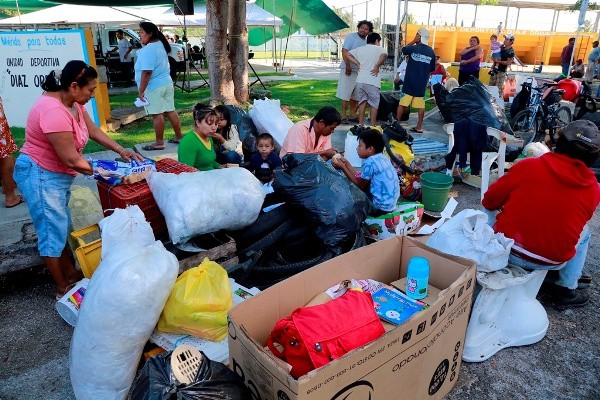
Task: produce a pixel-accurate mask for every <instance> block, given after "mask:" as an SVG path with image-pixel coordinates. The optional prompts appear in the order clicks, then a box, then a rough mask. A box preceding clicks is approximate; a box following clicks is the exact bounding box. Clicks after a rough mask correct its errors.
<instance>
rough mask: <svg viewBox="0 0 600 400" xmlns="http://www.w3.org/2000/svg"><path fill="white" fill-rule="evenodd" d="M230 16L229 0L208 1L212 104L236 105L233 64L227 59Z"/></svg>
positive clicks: (207, 47)
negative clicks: (232, 75)
mask: <svg viewBox="0 0 600 400" xmlns="http://www.w3.org/2000/svg"><path fill="white" fill-rule="evenodd" d="M231 1H236V0H231ZM228 15H229V0H207V1H206V58H207V60H208V76H209V78H210V94H211V102H212V103H221V102H222V103H226V104H235V96H234V94H233V80H232V78H231V62H230V61H229V58H228V57H227V25H228V21H229V18H228Z"/></svg>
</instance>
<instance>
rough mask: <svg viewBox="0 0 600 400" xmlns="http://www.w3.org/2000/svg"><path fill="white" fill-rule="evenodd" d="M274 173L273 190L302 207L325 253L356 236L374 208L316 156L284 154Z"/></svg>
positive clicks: (350, 184) (335, 251) (343, 177)
mask: <svg viewBox="0 0 600 400" xmlns="http://www.w3.org/2000/svg"><path fill="white" fill-rule="evenodd" d="M283 165H284V168H283V169H276V170H275V181H274V182H273V189H274V190H275V193H279V194H281V195H282V196H283V197H284V198H285V199H286V200H287V201H288V202H289V203H291V204H293V205H298V206H301V207H302V208H303V209H304V210H305V212H306V213H307V214H308V215H309V216H310V217H311V218H312V219H313V221H315V222H316V223H317V228H316V232H315V233H316V234H317V236H318V237H319V238H321V240H323V243H324V244H325V246H326V247H327V248H328V249H331V250H332V251H333V252H334V253H336V254H340V253H341V251H342V250H341V245H342V244H343V243H344V242H345V241H347V240H349V239H350V238H354V237H355V236H356V233H357V231H358V230H359V229H360V225H361V223H362V221H364V220H365V218H366V216H367V215H369V214H370V212H371V211H372V209H373V204H372V203H371V202H370V201H369V199H368V198H367V195H366V194H365V193H364V192H363V191H362V190H360V189H359V188H358V187H357V186H356V185H354V184H353V183H352V182H350V181H349V180H348V179H346V177H345V176H342V175H340V173H339V172H338V171H336V170H335V169H334V168H333V167H332V166H331V165H330V164H328V163H325V162H324V161H322V160H320V156H318V155H316V154H287V155H285V156H284V157H283Z"/></svg>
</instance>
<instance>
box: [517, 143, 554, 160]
mask: <svg viewBox="0 0 600 400" xmlns="http://www.w3.org/2000/svg"><path fill="white" fill-rule="evenodd" d="M546 153H550V149H549V148H548V146H546V145H545V144H544V143H540V142H532V143H529V144H527V146H525V147H524V148H523V155H524V156H525V157H541V156H543V155H544V154H546Z"/></svg>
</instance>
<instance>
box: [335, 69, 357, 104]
mask: <svg viewBox="0 0 600 400" xmlns="http://www.w3.org/2000/svg"><path fill="white" fill-rule="evenodd" d="M357 75H358V72H355V71H352V73H351V74H350V75H346V70H345V69H341V70H340V77H339V78H338V87H337V93H336V94H335V97H337V98H338V99H341V100H344V101H348V100H350V99H352V100H356V98H355V97H354V96H353V95H352V94H353V92H354V87H355V86H356V76H357Z"/></svg>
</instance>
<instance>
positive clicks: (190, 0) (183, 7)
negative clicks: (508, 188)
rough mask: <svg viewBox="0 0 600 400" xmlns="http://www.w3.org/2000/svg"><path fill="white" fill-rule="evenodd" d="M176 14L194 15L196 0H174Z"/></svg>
mask: <svg viewBox="0 0 600 400" xmlns="http://www.w3.org/2000/svg"><path fill="white" fill-rule="evenodd" d="M173 10H174V11H175V15H194V0H174V3H173Z"/></svg>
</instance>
